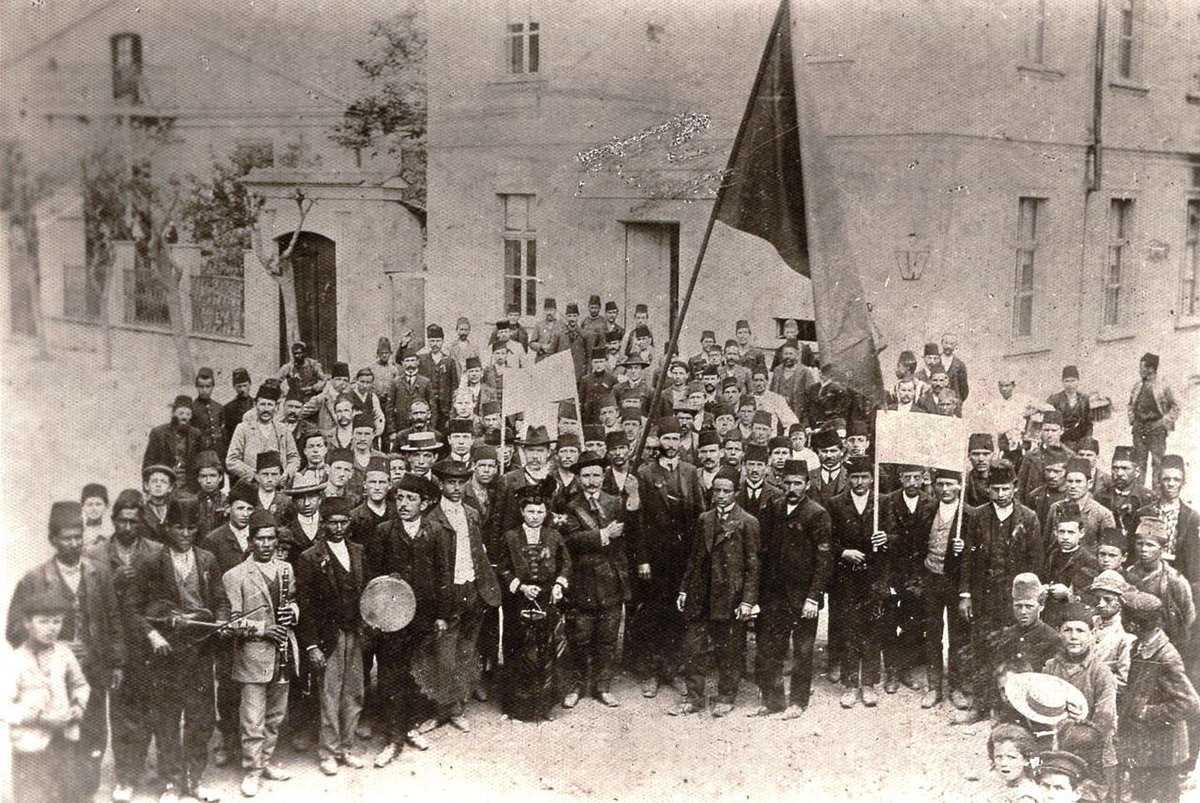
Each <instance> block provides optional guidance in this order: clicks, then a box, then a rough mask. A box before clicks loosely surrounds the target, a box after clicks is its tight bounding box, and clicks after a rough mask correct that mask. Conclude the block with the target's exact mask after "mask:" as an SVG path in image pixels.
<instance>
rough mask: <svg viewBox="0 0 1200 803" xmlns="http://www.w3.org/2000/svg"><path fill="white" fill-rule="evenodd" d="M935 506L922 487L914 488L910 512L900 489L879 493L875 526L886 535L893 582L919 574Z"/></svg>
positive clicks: (935, 509)
mask: <svg viewBox="0 0 1200 803" xmlns="http://www.w3.org/2000/svg"><path fill="white" fill-rule="evenodd" d="M959 504H962V502H961V501H960V502H959ZM937 510H938V503H937V500H935V499H934V498H933V497H932V496H930V495H929V494H927V493H925V492H924V491H920V492H918V494H917V506H916V510H914V511H913V512H912V513H909V512H908V505H906V504H904V491H903V490H899V491H893V492H892V493H890V494H884V495H882V496H880V497H879V529H881V530H883V531H884V532H885V533H887V535H888V552H889V555H888V557H889V560H890V561H891V572H892V578H893V582H895V583H897V584H899V583H903V582H905V581H906V580H910V579H916V578H919V577H921V572H922V569H923V567H924V565H925V555H926V553H927V552H928V547H929V531H930V528H931V527H932V526H933V518H934V516H936V515H937ZM952 537H953V535H952ZM947 555H949V552H947Z"/></svg>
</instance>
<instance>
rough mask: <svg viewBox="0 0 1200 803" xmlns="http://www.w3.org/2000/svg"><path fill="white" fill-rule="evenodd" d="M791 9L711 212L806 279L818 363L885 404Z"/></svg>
mask: <svg viewBox="0 0 1200 803" xmlns="http://www.w3.org/2000/svg"><path fill="white" fill-rule="evenodd" d="M789 7H790V0H783V1H782V2H781V3H780V6H779V12H778V13H777V14H776V16H775V23H774V25H773V26H772V27H771V35H770V37H769V38H768V40H767V48H766V52H765V53H764V54H763V58H762V62H761V63H760V65H759V70H758V76H757V77H756V78H755V81H754V88H753V90H752V92H751V95H750V101H749V103H748V104H747V106H746V112H745V114H744V115H743V117H742V124H741V127H740V128H739V130H738V134H737V137H736V138H735V139H734V144H733V151H732V153H730V156H729V166H728V169H727V175H726V177H725V180H724V182H723V183H722V186H721V188H720V190H718V192H717V199H716V209H715V211H714V214H715V215H716V219H717V220H719V221H721V222H722V223H725V224H727V225H729V226H732V227H733V228H735V229H738V230H740V231H744V232H746V233H747V234H753V235H755V236H757V237H761V238H763V239H764V240H766V241H767V242H769V243H771V245H773V246H775V250H776V251H778V252H779V256H780V257H782V258H783V260H784V262H786V263H787V264H788V265H789V266H790V267H791V268H792V269H793V270H795V271H796V272H797V273H799V274H801V275H803V276H807V277H809V278H810V279H811V280H812V285H813V307H814V310H815V318H816V324H817V342H818V344H819V346H820V350H821V362H822V364H832V365H834V366H835V374H838V375H840V376H841V377H842V378H843V379H844V380H845V381H846V382H847V383H848V384H849V385H850V387H852V388H853V389H854V390H856V391H858V392H859V393H862V394H864V395H865V396H867V397H868V398H869V399H872V400H873V401H876V402H881V401H882V400H883V377H882V375H881V374H880V371H879V360H878V353H879V349H877V348H876V343H875V329H874V326H873V324H872V322H871V315H870V310H869V308H868V306H867V301H866V297H865V295H864V294H863V290H862V282H861V280H860V278H859V274H858V266H857V265H856V264H855V260H854V252H853V251H852V250H851V248H850V245H849V240H848V238H847V237H846V233H845V229H844V226H845V220H844V217H843V215H842V213H841V205H840V203H839V202H838V194H839V188H838V186H837V183H836V181H835V180H834V174H833V172H832V166H831V164H830V163H829V159H828V156H827V155H826V154H825V142H824V139H823V138H822V136H821V134H820V132H819V126H818V121H817V117H816V112H815V110H813V109H812V104H811V102H810V101H809V97H808V94H807V93H804V94H803V95H798V94H797V92H796V87H797V83H798V82H797V80H796V70H795V64H794V61H793V59H792V36H793V31H792V22H791V14H790V8H789ZM801 111H803V112H804V115H803V118H802V117H801V114H800V112H801ZM806 198H811V199H815V201H816V202H815V203H806Z"/></svg>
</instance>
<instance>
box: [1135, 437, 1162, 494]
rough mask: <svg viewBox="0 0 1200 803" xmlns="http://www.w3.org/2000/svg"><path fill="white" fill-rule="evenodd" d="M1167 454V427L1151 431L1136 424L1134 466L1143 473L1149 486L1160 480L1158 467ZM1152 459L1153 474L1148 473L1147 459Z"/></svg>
mask: <svg viewBox="0 0 1200 803" xmlns="http://www.w3.org/2000/svg"><path fill="white" fill-rule="evenodd" d="M1166 453H1167V430H1166V427H1157V428H1154V429H1150V428H1148V427H1145V426H1140V425H1137V424H1135V425H1134V427H1133V465H1134V467H1135V468H1137V469H1138V470H1139V471H1141V472H1142V476H1143V477H1145V478H1146V481H1147V483H1148V484H1152V483H1153V482H1154V480H1156V479H1157V478H1158V467H1159V465H1160V464H1161V463H1162V458H1163V455H1164V454H1166ZM1147 456H1149V457H1150V467H1151V470H1152V471H1153V473H1152V474H1147V473H1146V457H1147Z"/></svg>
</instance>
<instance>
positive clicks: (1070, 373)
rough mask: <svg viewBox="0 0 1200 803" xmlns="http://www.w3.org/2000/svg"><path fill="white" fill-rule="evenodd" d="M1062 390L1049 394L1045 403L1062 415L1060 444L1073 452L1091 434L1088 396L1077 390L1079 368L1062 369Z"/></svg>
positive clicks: (1065, 367) (1090, 412) (1066, 367)
mask: <svg viewBox="0 0 1200 803" xmlns="http://www.w3.org/2000/svg"><path fill="white" fill-rule="evenodd" d="M1062 386H1063V389H1062V390H1060V391H1058V392H1057V393H1052V394H1050V397H1049V398H1048V399H1046V403H1047V404H1049V405H1050V406H1051V407H1053V408H1054V409H1055V410H1057V411H1058V412H1059V414H1060V415H1062V425H1063V433H1062V444H1063V446H1066V447H1067V448H1068V449H1071V450H1074V449H1075V447H1076V446H1077V445H1078V444H1079V442H1080V441H1081V440H1082V439H1083V438H1088V437H1091V434H1092V407H1091V404H1090V402H1089V401H1088V395H1087V394H1086V393H1082V392H1080V390H1079V368H1078V366H1074V365H1067V366H1064V367H1063V369H1062Z"/></svg>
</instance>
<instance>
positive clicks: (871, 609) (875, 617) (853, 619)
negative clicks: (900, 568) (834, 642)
mask: <svg viewBox="0 0 1200 803" xmlns="http://www.w3.org/2000/svg"><path fill="white" fill-rule="evenodd" d="M841 579H842V588H841V589H840V593H839V595H838V602H839V603H840V606H839V607H841V621H842V627H843V639H844V645H843V652H842V661H841V665H842V685H844V686H846V687H847V688H858V686H859V684H861V685H863V686H874V685H875V684H877V683H878V682H879V670H880V658H879V652H880V645H881V642H882V635H883V625H884V621H885V617H884V616H883V610H884V606H883V604H882V603H883V600H881V599H880V598H879V595H878V593H877V592H876V590H875V589H873V588H872V581H871V578H870V577H869V576H868V575H867V573H866V572H847V573H846V574H843V575H842V578H841ZM830 617H831V618H830V621H831V622H832V617H833V611H830Z"/></svg>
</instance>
